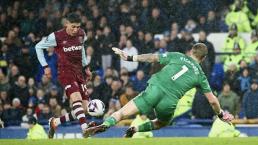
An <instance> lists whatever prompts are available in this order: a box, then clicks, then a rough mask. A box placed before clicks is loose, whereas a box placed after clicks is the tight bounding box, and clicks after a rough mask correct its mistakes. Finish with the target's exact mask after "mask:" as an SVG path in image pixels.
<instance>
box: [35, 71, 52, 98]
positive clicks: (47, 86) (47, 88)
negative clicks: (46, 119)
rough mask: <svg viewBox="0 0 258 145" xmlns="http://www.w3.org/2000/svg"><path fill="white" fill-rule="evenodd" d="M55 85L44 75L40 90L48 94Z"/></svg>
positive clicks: (39, 85) (39, 86)
mask: <svg viewBox="0 0 258 145" xmlns="http://www.w3.org/2000/svg"><path fill="white" fill-rule="evenodd" d="M53 85H54V84H53V83H52V82H51V80H50V79H49V78H48V77H46V76H45V75H43V77H42V79H41V82H40V83H39V84H38V88H39V89H42V90H43V92H45V93H46V94H48V93H49V91H50V89H51V87H52V86H53Z"/></svg>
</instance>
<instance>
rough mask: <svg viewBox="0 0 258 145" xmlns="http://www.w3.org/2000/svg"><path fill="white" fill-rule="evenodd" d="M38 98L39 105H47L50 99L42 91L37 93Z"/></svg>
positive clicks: (39, 90)
mask: <svg viewBox="0 0 258 145" xmlns="http://www.w3.org/2000/svg"><path fill="white" fill-rule="evenodd" d="M36 97H37V104H39V103H44V104H45V103H47V102H48V100H47V99H48V98H46V97H45V93H44V91H43V90H42V89H38V90H37V92H36Z"/></svg>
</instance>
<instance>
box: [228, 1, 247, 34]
mask: <svg viewBox="0 0 258 145" xmlns="http://www.w3.org/2000/svg"><path fill="white" fill-rule="evenodd" d="M242 4H243V3H238V4H237V5H236V8H235V10H233V11H231V12H229V13H228V14H227V15H226V19H225V21H226V24H227V25H228V26H230V25H232V24H233V23H236V25H237V28H238V31H239V32H250V31H251V27H250V22H249V19H248V16H247V15H246V14H245V13H244V12H242V11H241V9H242V8H243V5H242Z"/></svg>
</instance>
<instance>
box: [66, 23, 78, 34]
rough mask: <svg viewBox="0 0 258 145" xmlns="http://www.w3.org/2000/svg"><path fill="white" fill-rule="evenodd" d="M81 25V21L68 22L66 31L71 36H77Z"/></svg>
mask: <svg viewBox="0 0 258 145" xmlns="http://www.w3.org/2000/svg"><path fill="white" fill-rule="evenodd" d="M80 26H81V23H70V22H67V23H66V32H67V33H68V34H69V35H71V36H75V35H76V34H77V33H78V31H79V29H80Z"/></svg>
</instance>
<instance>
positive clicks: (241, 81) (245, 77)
mask: <svg viewBox="0 0 258 145" xmlns="http://www.w3.org/2000/svg"><path fill="white" fill-rule="evenodd" d="M250 83H251V76H250V72H249V70H248V68H245V69H244V70H243V71H242V73H241V75H240V76H239V77H238V78H237V83H236V84H237V85H238V87H237V88H239V89H238V91H237V93H238V94H239V95H240V96H242V95H243V94H244V93H245V92H246V91H247V90H248V89H249V88H250Z"/></svg>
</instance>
